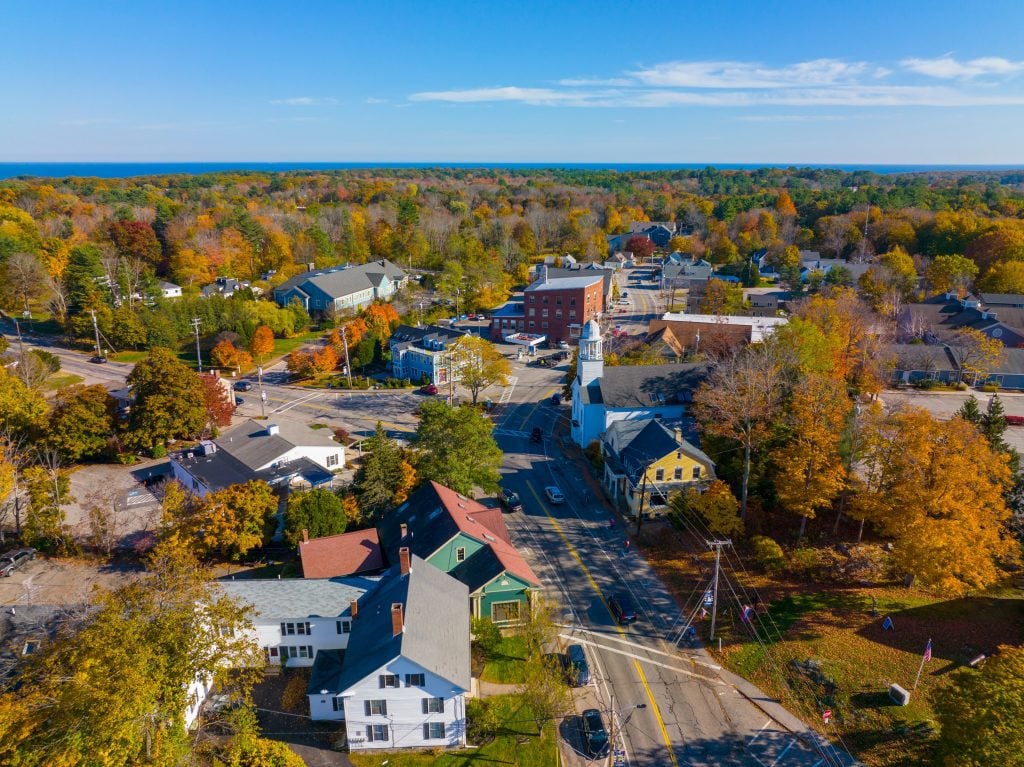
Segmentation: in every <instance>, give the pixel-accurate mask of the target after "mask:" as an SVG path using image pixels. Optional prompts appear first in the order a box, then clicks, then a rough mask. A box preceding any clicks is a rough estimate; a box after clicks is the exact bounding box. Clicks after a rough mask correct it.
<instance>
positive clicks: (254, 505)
mask: <svg viewBox="0 0 1024 767" xmlns="http://www.w3.org/2000/svg"><path fill="white" fill-rule="evenodd" d="M172 486H173V484H172ZM276 512H277V496H275V495H274V492H273V490H271V488H270V485H268V484H267V483H266V482H261V481H253V482H246V483H245V484H242V485H230V486H228V487H225V488H224V489H222V490H217V491H215V492H212V493H209V494H208V495H207V496H206V497H205V498H203V499H201V500H196V499H191V498H187V497H182V495H181V492H180V491H175V495H174V496H173V497H171V499H170V500H168V498H167V497H166V496H165V498H164V509H163V517H164V524H165V526H167V527H166V530H167V533H168V534H169V537H170V538H171V539H172V540H177V541H179V542H182V543H184V542H187V544H188V545H189V547H190V548H191V550H192V551H193V552H194V553H195V554H196V556H199V557H203V558H205V557H209V556H211V555H215V554H217V555H220V556H223V557H228V558H230V559H238V558H239V557H241V556H243V555H244V554H245V553H246V552H248V551H250V550H251V549H254V548H256V547H257V546H259V545H260V544H261V543H262V542H263V539H264V537H265V535H266V533H267V525H268V524H269V522H270V519H271V518H272V517H273V515H274V514H275V513H276Z"/></svg>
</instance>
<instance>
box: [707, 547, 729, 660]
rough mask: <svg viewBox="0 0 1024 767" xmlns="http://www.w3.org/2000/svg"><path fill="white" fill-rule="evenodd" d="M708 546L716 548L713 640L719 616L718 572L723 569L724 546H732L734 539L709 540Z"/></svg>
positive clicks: (713, 589)
mask: <svg viewBox="0 0 1024 767" xmlns="http://www.w3.org/2000/svg"><path fill="white" fill-rule="evenodd" d="M707 544H708V546H710V547H711V548H713V549H714V550H715V578H714V581H713V582H712V586H711V637H710V638H711V641H714V639H715V621H716V620H717V618H718V573H719V571H720V569H721V562H722V547H723V546H732V541H730V540H724V541H708V542H707Z"/></svg>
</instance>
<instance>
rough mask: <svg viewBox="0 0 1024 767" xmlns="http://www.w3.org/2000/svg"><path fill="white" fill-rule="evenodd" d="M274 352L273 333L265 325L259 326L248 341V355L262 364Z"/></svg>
mask: <svg viewBox="0 0 1024 767" xmlns="http://www.w3.org/2000/svg"><path fill="white" fill-rule="evenodd" d="M273 351H274V331H273V330H271V329H270V328H268V327H267V326H266V325H260V326H259V327H258V328H256V330H255V331H253V334H252V338H250V339H249V353H250V354H252V356H253V357H254V358H255V359H256V361H257V362H263V360H265V359H266V358H267V356H268V355H270V354H272V353H273Z"/></svg>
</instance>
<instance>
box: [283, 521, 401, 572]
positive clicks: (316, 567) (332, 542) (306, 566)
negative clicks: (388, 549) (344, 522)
mask: <svg viewBox="0 0 1024 767" xmlns="http://www.w3.org/2000/svg"><path fill="white" fill-rule="evenodd" d="M299 556H300V557H301V558H302V576H303V577H304V578H334V577H337V576H339V575H359V574H360V573H368V572H373V571H375V570H382V569H383V568H384V558H383V556H381V551H380V539H379V538H378V537H377V531H376V530H372V529H371V530H354V531H353V532H351V533H344V534H342V535H329V536H327V537H326V538H313V539H312V540H309V541H300V542H299Z"/></svg>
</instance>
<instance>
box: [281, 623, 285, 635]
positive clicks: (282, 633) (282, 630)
mask: <svg viewBox="0 0 1024 767" xmlns="http://www.w3.org/2000/svg"><path fill="white" fill-rule="evenodd" d="M284 635H285V627H284V624H283V623H282V624H281V636H284Z"/></svg>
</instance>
